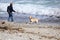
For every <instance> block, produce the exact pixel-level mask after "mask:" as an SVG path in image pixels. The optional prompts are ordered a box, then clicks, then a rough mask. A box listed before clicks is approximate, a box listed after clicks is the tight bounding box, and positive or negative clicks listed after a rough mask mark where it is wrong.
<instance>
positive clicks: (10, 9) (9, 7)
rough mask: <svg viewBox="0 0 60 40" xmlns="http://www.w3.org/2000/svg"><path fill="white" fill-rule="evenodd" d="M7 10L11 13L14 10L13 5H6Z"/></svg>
mask: <svg viewBox="0 0 60 40" xmlns="http://www.w3.org/2000/svg"><path fill="white" fill-rule="evenodd" d="M7 12H8V13H12V12H15V11H14V10H13V7H12V6H8V7H7Z"/></svg>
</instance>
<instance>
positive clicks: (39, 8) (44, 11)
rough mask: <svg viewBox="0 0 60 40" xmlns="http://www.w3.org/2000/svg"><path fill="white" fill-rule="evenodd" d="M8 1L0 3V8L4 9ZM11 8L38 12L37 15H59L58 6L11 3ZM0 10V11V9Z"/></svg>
mask: <svg viewBox="0 0 60 40" xmlns="http://www.w3.org/2000/svg"><path fill="white" fill-rule="evenodd" d="M8 5H9V3H0V9H1V10H3V11H6V9H7V6H8ZM13 9H14V10H16V11H17V12H19V13H28V14H36V15H37V14H38V15H60V11H59V10H60V9H59V8H52V7H46V6H43V5H35V4H17V3H14V4H13ZM1 10H0V11H1Z"/></svg>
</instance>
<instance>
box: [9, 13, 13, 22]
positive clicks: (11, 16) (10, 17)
mask: <svg viewBox="0 0 60 40" xmlns="http://www.w3.org/2000/svg"><path fill="white" fill-rule="evenodd" d="M8 21H11V22H13V21H14V20H13V14H12V13H9V17H8Z"/></svg>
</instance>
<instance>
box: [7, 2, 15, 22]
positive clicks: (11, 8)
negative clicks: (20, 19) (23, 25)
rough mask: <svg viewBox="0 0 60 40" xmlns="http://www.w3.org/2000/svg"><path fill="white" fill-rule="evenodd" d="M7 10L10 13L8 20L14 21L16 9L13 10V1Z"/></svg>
mask: <svg viewBox="0 0 60 40" xmlns="http://www.w3.org/2000/svg"><path fill="white" fill-rule="evenodd" d="M7 12H8V15H9V17H8V21H9V20H10V19H11V22H13V14H12V12H15V11H14V10H13V5H12V3H10V5H9V6H8V7H7Z"/></svg>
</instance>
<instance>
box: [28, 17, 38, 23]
mask: <svg viewBox="0 0 60 40" xmlns="http://www.w3.org/2000/svg"><path fill="white" fill-rule="evenodd" d="M29 19H30V22H31V23H33V22H35V23H38V19H37V18H32V16H29Z"/></svg>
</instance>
